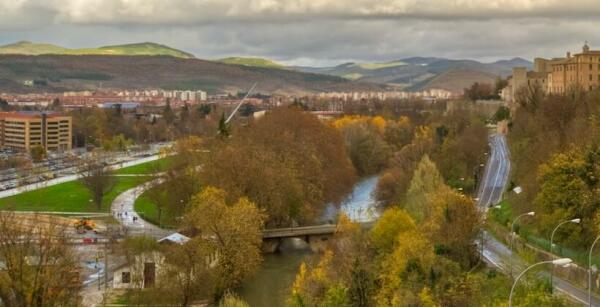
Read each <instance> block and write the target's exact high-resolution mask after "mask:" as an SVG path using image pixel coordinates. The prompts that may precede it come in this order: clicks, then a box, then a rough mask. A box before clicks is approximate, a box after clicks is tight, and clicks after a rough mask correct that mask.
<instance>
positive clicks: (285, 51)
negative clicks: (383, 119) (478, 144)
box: [0, 0, 600, 65]
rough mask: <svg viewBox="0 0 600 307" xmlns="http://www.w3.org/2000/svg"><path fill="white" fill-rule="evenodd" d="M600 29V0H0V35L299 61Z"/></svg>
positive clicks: (529, 54)
mask: <svg viewBox="0 0 600 307" xmlns="http://www.w3.org/2000/svg"><path fill="white" fill-rule="evenodd" d="M599 29H600V2H598V0H0V44H8V43H13V42H16V41H20V40H29V41H34V42H47V43H54V44H59V45H62V46H65V47H70V48H85V47H97V46H101V45H109V44H122V43H132V42H143V41H152V42H157V43H162V44H166V45H169V46H172V47H175V48H178V49H182V50H184V51H188V52H191V53H193V54H195V55H196V56H197V57H200V58H209V59H213V58H220V57H225V56H237V55H239V56H264V57H269V58H272V59H275V60H278V61H281V62H284V63H287V64H302V65H331V64H339V63H342V62H346V61H389V60H394V59H399V58H404V57H410V56H439V57H448V58H471V59H477V60H483V61H491V60H496V59H503V58H512V57H515V56H520V57H524V58H527V59H532V58H533V57H534V56H544V57H554V56H563V55H564V53H565V52H566V51H567V50H572V51H579V50H580V48H581V46H582V45H583V43H584V41H585V40H588V41H589V44H590V46H591V47H592V48H593V49H600V31H598V30H599ZM595 47H596V48H595Z"/></svg>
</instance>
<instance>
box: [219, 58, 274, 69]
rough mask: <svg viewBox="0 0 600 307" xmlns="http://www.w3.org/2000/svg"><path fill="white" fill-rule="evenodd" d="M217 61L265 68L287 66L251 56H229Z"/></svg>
mask: <svg viewBox="0 0 600 307" xmlns="http://www.w3.org/2000/svg"><path fill="white" fill-rule="evenodd" d="M217 62H221V63H225V64H234V65H244V66H251V67H263V68H279V69H285V66H283V65H281V64H279V63H277V62H275V61H272V60H269V59H265V58H249V57H229V58H224V59H220V60H217Z"/></svg>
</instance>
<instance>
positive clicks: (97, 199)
mask: <svg viewBox="0 0 600 307" xmlns="http://www.w3.org/2000/svg"><path fill="white" fill-rule="evenodd" d="M79 172H80V175H81V179H79V180H80V181H81V183H82V184H83V185H84V186H85V187H86V188H87V189H88V191H89V192H90V194H91V196H92V200H93V202H94V204H96V207H97V208H98V210H100V209H102V200H103V199H104V196H105V195H106V194H107V193H108V192H110V191H111V190H112V188H113V187H114V185H115V183H116V179H115V177H114V176H112V172H111V171H110V170H109V169H108V168H106V167H105V166H104V165H103V164H102V163H101V162H100V161H99V159H97V157H91V158H88V159H85V160H83V161H82V163H81V165H80V167H79Z"/></svg>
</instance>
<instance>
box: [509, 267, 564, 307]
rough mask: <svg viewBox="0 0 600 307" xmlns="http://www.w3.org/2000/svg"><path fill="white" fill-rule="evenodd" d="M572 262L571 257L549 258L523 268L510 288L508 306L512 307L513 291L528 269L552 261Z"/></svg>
mask: <svg viewBox="0 0 600 307" xmlns="http://www.w3.org/2000/svg"><path fill="white" fill-rule="evenodd" d="M571 262H573V261H572V260H571V259H570V258H560V259H556V260H549V261H542V262H538V263H536V264H533V265H531V266H529V267H528V268H526V269H525V270H523V272H521V274H519V275H518V276H517V278H515V281H514V282H513V285H512V287H511V288H510V295H509V296H508V307H512V298H513V292H514V291H515V287H516V286H517V282H519V279H520V278H521V277H523V275H525V273H527V271H529V270H531V269H533V268H534V267H536V266H539V265H542V264H550V263H551V264H553V265H560V266H567V265H569V264H570V263H571Z"/></svg>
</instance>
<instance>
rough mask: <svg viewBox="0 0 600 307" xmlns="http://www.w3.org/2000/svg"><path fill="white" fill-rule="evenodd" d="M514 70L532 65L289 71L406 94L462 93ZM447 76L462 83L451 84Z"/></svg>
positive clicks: (418, 62)
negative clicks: (429, 90)
mask: <svg viewBox="0 0 600 307" xmlns="http://www.w3.org/2000/svg"><path fill="white" fill-rule="evenodd" d="M515 66H525V67H528V68H531V67H532V63H531V62H529V61H527V60H524V59H521V58H513V59H510V60H500V61H496V62H493V63H481V62H478V61H474V60H452V59H444V58H436V57H412V58H405V59H400V60H397V61H391V62H386V63H344V64H341V65H338V66H333V67H303V66H296V67H292V69H296V70H299V71H305V72H313V73H322V74H328V75H333V76H339V77H343V78H347V79H350V80H357V81H364V82H373V83H379V84H390V85H396V86H400V87H404V88H406V89H409V90H420V89H424V88H431V87H432V84H435V85H436V86H438V87H439V88H444V89H455V91H458V92H462V89H463V88H462V87H461V86H462V84H463V83H465V82H471V81H472V82H475V81H478V82H489V81H490V77H493V78H495V77H496V76H503V77H505V76H507V75H510V74H511V70H512V68H513V67H515ZM459 72H460V73H459ZM448 76H453V77H454V78H464V80H451V79H450V78H448ZM437 77H439V78H437ZM463 81H464V82H463ZM472 82H471V83H472ZM469 85H470V84H469Z"/></svg>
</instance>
